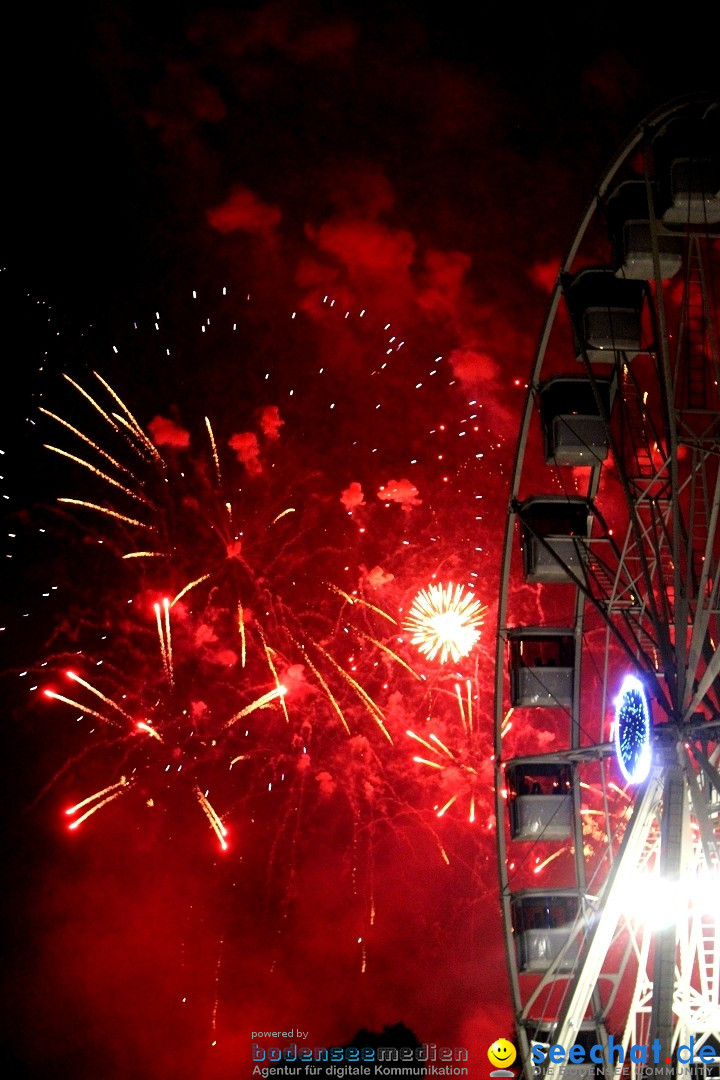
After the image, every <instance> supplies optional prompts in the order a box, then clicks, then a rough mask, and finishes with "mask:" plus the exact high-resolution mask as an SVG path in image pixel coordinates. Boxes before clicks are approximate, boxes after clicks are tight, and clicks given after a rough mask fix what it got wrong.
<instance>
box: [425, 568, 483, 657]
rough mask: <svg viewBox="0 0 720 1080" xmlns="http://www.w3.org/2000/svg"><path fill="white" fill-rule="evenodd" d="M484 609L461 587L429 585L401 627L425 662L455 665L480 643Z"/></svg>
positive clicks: (472, 595) (471, 594)
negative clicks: (436, 661) (409, 634)
mask: <svg viewBox="0 0 720 1080" xmlns="http://www.w3.org/2000/svg"><path fill="white" fill-rule="evenodd" d="M486 611H487V606H486V605H483V604H481V603H480V601H479V600H476V599H475V596H474V594H473V593H471V592H468V591H466V590H465V588H464V587H463V586H462V585H453V584H449V585H429V586H428V587H427V589H421V590H420V592H419V593H418V594H417V596H416V597H415V599H414V600H413V603H412V607H411V608H410V610H409V612H408V614H407V618H406V619H405V623H404V626H405V628H406V629H407V630H409V631H410V632H411V633H412V638H411V641H412V644H413V645H415V646H417V648H418V650H419V652H421V653H422V654H423V655H424V656H425V657H427V659H428V660H435V658H436V657H437V658H438V660H439V662H440V663H441V664H445V663H447V662H448V661H449V660H451V661H452V662H453V663H457V662H458V661H459V660H462V659H464V658H465V657H466V656H469V654H470V653H471V652H472V650H473V649H474V647H475V645H476V644H477V642H478V641H479V640H480V627H481V626H482V624H483V621H484V617H485V612H486Z"/></svg>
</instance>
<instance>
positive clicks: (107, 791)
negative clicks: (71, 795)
mask: <svg viewBox="0 0 720 1080" xmlns="http://www.w3.org/2000/svg"><path fill="white" fill-rule="evenodd" d="M131 783H132V781H131V780H126V779H125V777H124V776H121V777H120V779H119V780H118V782H117V783H116V784H110V786H109V787H106V788H103V790H102V791H96V792H95V794H94V795H89V796H88V797H87V799H83V800H82V802H79V803H76V804H75V806H71V807H70V808H69V809H68V810H66V811H65V813H66V814H67V815H68V817H69V816H70V815H71V814H75V813H77V811H78V810H81V809H82V808H83V806H89V804H90V803H94V804H95V805H94V806H90V808H89V809H88V810H86V811H85V813H84V814H82V815H81V816H80V817H79V818H76V819H75V820H74V821H71V822H70V824H69V825H68V829H77V827H78V826H79V825H82V823H83V821H87V819H88V818H89V817H92V815H93V814H95V813H97V811H98V810H101V809H102V808H103V806H107V804H108V803H111V802H113V800H114V799H117V798H118V797H119V796H120V795H122V794H124V792H125V790H126V789H127V788H129V787H130V785H131ZM103 796H104V798H103ZM98 799H99V800H100V801H99V802H97V801H96V800H98Z"/></svg>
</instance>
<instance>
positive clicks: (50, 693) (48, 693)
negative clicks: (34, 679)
mask: <svg viewBox="0 0 720 1080" xmlns="http://www.w3.org/2000/svg"><path fill="white" fill-rule="evenodd" d="M43 693H44V694H45V697H49V698H53V699H54V700H55V701H62V702H64V703H65V704H66V705H72V706H73V708H74V709H79V710H80V712H82V713H85V715H86V716H94V717H95V718H96V719H97V720H102V721H103V723H105V724H112V725H114V726H115V727H120V725H119V724H118V722H117V720H113V719H112V717H110V716H105V714H104V713H101V712H98V711H97V710H96V709H91V708H90V707H89V706H88V705H83V704H82V703H81V702H79V701H74V700H73V699H72V698H69V697H65V696H64V694H56V693H55V691H54V690H44V691H43Z"/></svg>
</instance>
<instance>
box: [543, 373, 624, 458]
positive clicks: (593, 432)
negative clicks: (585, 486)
mask: <svg viewBox="0 0 720 1080" xmlns="http://www.w3.org/2000/svg"><path fill="white" fill-rule="evenodd" d="M610 390H611V383H610V381H609V379H596V380H595V388H594V389H593V384H592V383H591V382H590V379H588V378H586V377H585V376H573V375H554V376H553V377H552V378H551V379H548V380H547V381H546V382H544V383H541V384H540V387H539V391H538V395H539V400H540V419H541V422H542V429H543V439H544V444H545V462H546V464H548V465H588V466H591V467H594V466H595V465H600V464H601V463H602V462H603V461H605V459H606V458H607V455H608V432H607V426H606V422H605V418H607V417H609V415H610V404H611V395H610Z"/></svg>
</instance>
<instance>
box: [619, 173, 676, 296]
mask: <svg viewBox="0 0 720 1080" xmlns="http://www.w3.org/2000/svg"><path fill="white" fill-rule="evenodd" d="M653 211H654V214H655V226H656V237H657V248H658V270H659V272H660V277H661V278H662V279H664V280H665V279H667V278H671V277H674V276H675V274H677V272H678V271H679V270H680V267H681V266H682V251H683V239H682V237H681V236H678V235H677V233H672V232H670V231H668V230H664V229H663V226H662V222H660V221H659V216H660V215H659V214H658V212H657V200H655V202H654V203H653ZM607 220H608V229H609V233H610V242H611V244H612V251H613V269H614V271H615V276H616V277H621V278H629V279H631V280H633V281H653V280H654V279H655V261H654V258H653V244H652V234H651V231H650V211H649V208H648V196H647V187H646V185H645V181H644V180H626V181H625V182H624V183H622V184H620V185H619V186H618V187H617V188H615V190H614V191H613V193H612V195H611V196H610V198H609V199H608V203H607Z"/></svg>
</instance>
